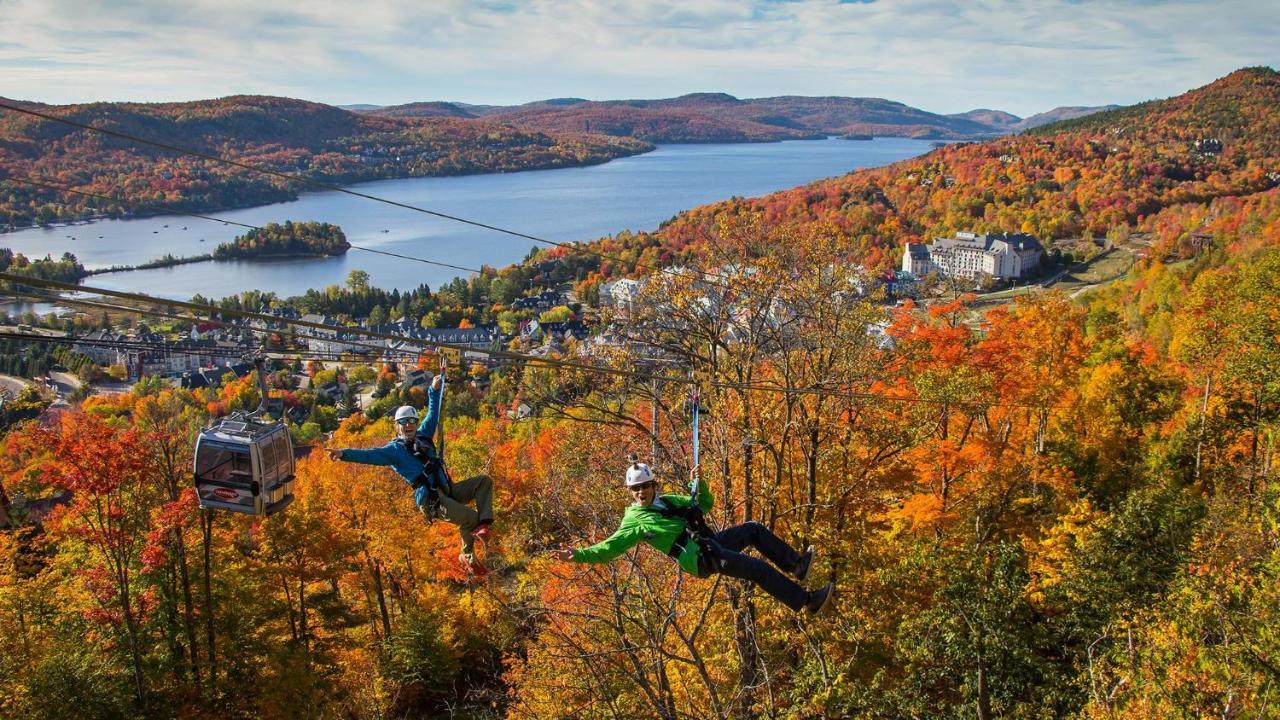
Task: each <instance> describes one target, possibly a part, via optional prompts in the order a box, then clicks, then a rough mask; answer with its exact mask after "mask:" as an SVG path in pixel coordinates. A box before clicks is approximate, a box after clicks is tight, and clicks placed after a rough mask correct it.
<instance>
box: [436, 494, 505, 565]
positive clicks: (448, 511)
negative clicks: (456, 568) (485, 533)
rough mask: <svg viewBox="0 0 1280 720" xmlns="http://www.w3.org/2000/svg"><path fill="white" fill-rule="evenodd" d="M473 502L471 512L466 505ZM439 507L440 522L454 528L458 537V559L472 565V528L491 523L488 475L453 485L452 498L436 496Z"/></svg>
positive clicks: (491, 510) (441, 495) (491, 513)
mask: <svg viewBox="0 0 1280 720" xmlns="http://www.w3.org/2000/svg"><path fill="white" fill-rule="evenodd" d="M472 500H474V501H475V503H476V508H475V509H474V510H473V509H472V508H471V507H470V506H468V505H467V504H466V503H469V502H471V501H472ZM440 507H441V509H442V510H443V511H444V519H445V520H447V521H448V522H451V523H453V524H454V525H457V526H458V534H459V535H460V536H461V537H462V557H463V558H465V559H466V561H467V562H468V563H474V562H475V560H476V556H475V535H474V534H473V533H474V532H475V529H476V528H477V527H479V526H480V525H481V524H482V523H490V522H493V481H492V480H490V479H489V476H488V475H477V476H475V477H473V478H467V479H466V480H463V481H462V482H459V483H454V484H453V494H452V496H450V495H446V494H444V493H441V494H440Z"/></svg>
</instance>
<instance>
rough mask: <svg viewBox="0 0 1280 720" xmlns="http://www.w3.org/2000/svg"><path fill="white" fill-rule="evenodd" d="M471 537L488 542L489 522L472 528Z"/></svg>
mask: <svg viewBox="0 0 1280 720" xmlns="http://www.w3.org/2000/svg"><path fill="white" fill-rule="evenodd" d="M471 537H473V538H475V539H477V540H479V541H480V542H485V543H487V542H489V523H484V524H483V525H480V526H479V527H477V528H476V529H475V530H472V531H471Z"/></svg>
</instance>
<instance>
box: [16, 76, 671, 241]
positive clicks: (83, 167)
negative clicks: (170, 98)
mask: <svg viewBox="0 0 1280 720" xmlns="http://www.w3.org/2000/svg"><path fill="white" fill-rule="evenodd" d="M5 102H7V103H13V104H19V105H23V106H26V107H30V108H32V109H34V110H37V111H39V112H43V113H48V114H52V115H56V116H59V117H65V118H67V119H70V120H74V121H76V122H79V123H86V124H91V125H95V126H101V127H104V128H109V129H111V130H115V131H118V132H123V133H127V134H130V135H136V136H139V137H143V138H146V139H149V140H154V141H157V142H160V143H166V144H170V145H174V146H178V147H182V148H189V149H193V150H198V151H202V152H205V153H209V154H216V155H221V156H228V157H231V158H234V159H236V160H240V161H242V162H246V163H250V164H253V165H257V166H262V167H267V168H270V169H273V170H278V171H282V172H288V173H300V174H304V175H306V176H308V177H311V178H315V179H319V180H326V181H330V182H336V183H351V182H359V181H365V180H375V179H381V178H400V177H418V176H427V175H460V174H470V173H484V172H509V171H515V170H527V169H535V168H538V169H544V168H556V167H569V166H575V165H584V164H592V163H600V162H605V161H607V160H611V159H613V158H616V157H620V156H624V155H632V154H636V153H639V152H644V151H646V150H648V149H650V147H651V146H649V145H647V144H645V143H643V142H641V141H637V140H632V139H628V138H614V137H606V136H603V135H587V134H584V133H574V132H549V133H544V132H540V131H533V130H527V129H517V128H513V127H511V126H510V125H508V124H505V123H503V122H502V121H501V120H490V119H475V118H449V117H406V118H396V117H378V116H371V115H360V114H356V113H351V112H347V111H345V110H341V109H338V108H335V107H331V106H328V105H322V104H319V103H312V102H305V101H301V100H292V99H288V98H279V97H263V96H244V95H242V96H235V97H227V98H220V99H217V100H201V101H196V102H183V103H155V104H140V103H93V104H86V105H65V106H52V105H41V104H37V103H21V102H17V101H5ZM0 166H2V167H4V168H5V170H6V171H7V173H8V174H9V175H11V176H13V177H20V178H21V177H26V178H31V179H35V180H39V181H41V182H45V183H49V184H54V185H61V186H66V187H71V188H74V189H77V190H80V191H83V192H91V193H96V194H100V195H107V196H111V197H119V198H123V199H127V201H128V204H125V203H119V204H114V203H109V202H106V201H103V200H94V199H87V198H86V199H84V200H83V201H72V200H68V199H65V198H63V197H59V196H58V194H57V193H55V192H52V191H49V190H45V189H39V188H34V187H32V186H29V185H24V184H21V183H16V182H8V183H6V182H2V181H0V222H4V223H6V224H9V225H24V224H29V223H32V222H47V221H51V220H57V219H72V218H82V217H89V216H94V215H112V216H122V215H127V214H129V213H130V212H131V211H132V212H135V213H155V212H165V211H209V210H217V209H225V208H231V207H244V206H250V205H259V204H263V203H267V202H276V201H281V200H287V199H291V198H293V197H296V193H297V192H298V190H299V189H300V188H298V187H297V186H296V185H291V184H288V183H285V182H283V181H276V180H272V179H270V178H266V177H265V176H262V175H259V174H255V173H250V172H247V171H241V170H235V169H230V168H228V167H227V166H225V165H222V164H219V163H214V162H207V161H203V160H199V159H194V158H190V157H185V156H179V155H177V154H176V153H173V152H169V151H165V150H159V149H156V148H153V147H148V146H145V145H139V144H137V143H133V142H130V141H126V140H119V139H115V138H111V137H107V136H103V135H101V134H98V133H93V132H91V131H87V130H81V129H78V128H75V127H72V126H69V125H66V124H63V123H59V122H56V121H53V120H46V119H43V118H37V117H34V116H30V115H23V114H20V113H16V112H11V111H0ZM61 203H71V204H69V205H67V204H61Z"/></svg>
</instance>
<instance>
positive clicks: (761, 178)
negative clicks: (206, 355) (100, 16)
mask: <svg viewBox="0 0 1280 720" xmlns="http://www.w3.org/2000/svg"><path fill="white" fill-rule="evenodd" d="M929 149H930V148H929V146H928V142H926V141H919V140H911V139H904V138H884V139H881V138H877V139H875V140H873V141H871V142H849V141H844V140H839V139H833V138H828V139H825V140H812V141H810V140H794V141H783V142H770V143H686V144H672V145H663V146H660V147H658V148H657V149H656V150H655V151H653V152H648V153H644V154H642V155H636V156H632V157H626V158H619V159H617V160H614V161H611V162H608V163H604V164H598V165H593V166H589V167H578V168H555V169H554V170H552V169H543V170H522V171H520V172H511V173H487V174H478V175H468V176H457V177H424V178H406V179H400V180H377V181H373V183H377V184H372V183H361V184H360V186H359V192H361V193H363V194H368V195H374V196H378V197H381V198H385V199H386V200H388V201H390V202H392V203H396V204H402V205H408V206H413V207H415V208H422V209H427V210H430V211H436V212H440V213H445V214H447V215H449V216H452V217H458V218H468V219H473V220H476V221H478V222H484V223H487V224H491V225H493V226H495V227H502V228H509V229H511V230H512V231H518V232H519V233H524V234H528V235H532V236H536V237H540V238H547V239H550V240H554V241H557V242H577V241H582V242H592V241H595V240H597V239H600V238H602V237H607V236H610V235H617V234H620V233H625V232H632V233H636V232H654V231H656V230H657V229H658V228H660V227H661V226H662V224H663V223H664V222H666V221H668V220H670V218H672V217H673V216H675V215H678V214H680V213H682V212H685V211H687V210H689V209H691V208H695V207H698V206H700V205H705V204H708V203H714V202H720V201H723V200H725V199H728V198H730V197H735V196H736V197H756V196H762V195H766V194H768V193H772V192H776V191H780V190H787V189H790V188H793V187H798V186H801V185H804V184H806V183H809V182H813V181H814V180H817V179H820V178H825V177H835V176H839V175H843V174H846V173H848V172H851V171H854V170H857V169H859V168H867V167H879V166H883V165H888V164H891V163H894V162H898V161H901V160H905V159H907V158H910V157H915V156H918V155H922V154H924V153H927V152H929ZM286 220H292V221H293V222H295V223H296V222H299V221H319V222H327V223H332V224H335V225H338V226H340V227H341V228H342V229H343V231H344V233H345V234H346V236H347V239H348V241H349V242H350V243H352V244H354V245H359V246H361V247H366V248H373V249H377V250H381V251H385V252H389V253H396V254H399V255H400V256H407V257H415V258H423V259H427V260H430V261H439V262H443V263H449V264H452V265H455V266H459V265H460V266H471V267H481V266H484V265H488V266H491V267H501V266H503V265H507V264H510V263H514V262H520V260H521V259H522V258H524V257H526V256H527V255H528V254H529V252H530V251H531V250H532V249H533V248H534V247H536V245H535V243H534V242H532V241H529V240H528V239H527V238H522V237H519V236H513V235H508V234H506V233H502V232H495V231H494V230H491V229H485V228H479V227H472V226H469V225H465V224H461V223H457V222H453V221H451V220H446V219H443V218H438V217H434V216H431V215H424V214H423V213H420V212H415V211H410V210H406V209H405V208H404V207H393V206H391V205H387V204H382V203H374V202H370V201H369V200H367V199H364V198H361V197H358V196H355V195H349V194H345V193H339V192H335V191H307V192H303V193H300V195H299V198H298V200H296V201H291V202H286V203H271V204H269V205H265V206H254V207H252V208H248V209H241V210H234V211H229V212H225V213H223V212H220V213H218V214H217V215H216V216H213V217H212V218H211V221H207V222H195V221H193V220H192V221H188V220H186V219H185V218H184V217H183V216H168V215H159V216H153V217H150V218H141V217H133V218H130V219H127V220H116V219H105V220H99V221H97V222H95V223H93V224H92V225H91V226H84V227H74V228H73V227H66V228H57V229H52V228H36V229H29V230H26V231H23V232H18V233H14V234H9V235H4V236H0V247H10V248H12V249H13V250H14V251H15V252H21V253H23V254H25V255H27V256H28V257H44V256H45V255H46V254H48V255H52V256H53V257H55V258H56V257H58V256H59V255H61V254H62V253H63V252H64V251H66V252H70V253H73V254H74V255H75V256H76V257H77V258H78V259H79V261H80V262H81V263H82V264H83V265H84V266H86V268H91V269H93V270H94V271H95V273H94V274H95V276H96V279H97V282H95V283H91V284H94V285H98V286H101V287H106V288H109V289H113V290H131V291H132V290H139V289H141V290H142V291H144V292H147V293H148V294H154V295H157V296H161V297H171V298H174V299H187V298H190V297H191V296H192V295H194V294H200V295H203V296H204V297H228V296H231V295H235V294H238V293H240V292H243V291H244V290H247V289H262V290H270V291H273V292H276V293H277V294H279V295H280V296H281V297H287V296H291V295H301V294H305V292H306V291H307V290H308V289H317V288H324V287H327V286H329V285H335V284H336V285H341V284H342V283H343V282H345V279H346V277H347V276H348V274H349V273H350V272H351V271H352V270H363V271H365V272H368V273H369V275H370V284H371V285H373V286H376V287H380V288H386V289H388V290H390V289H399V290H411V289H414V288H417V287H419V286H420V285H423V284H428V285H430V286H431V287H433V288H434V287H438V286H442V285H445V284H447V283H449V282H452V281H453V280H454V279H455V278H456V277H458V276H462V275H465V274H466V273H461V272H458V271H457V270H454V269H451V268H447V267H439V266H435V267H429V266H426V265H424V264H421V263H417V262H412V261H406V260H405V259H404V257H395V256H390V255H387V256H384V255H379V254H376V253H346V254H344V255H342V256H337V257H279V258H271V260H270V261H269V262H259V261H258V259H252V260H239V259H236V260H232V261H231V262H222V263H219V264H217V265H209V264H200V263H194V262H189V261H188V262H185V263H182V264H179V263H177V262H176V259H177V258H184V259H185V258H192V257H195V256H201V255H204V254H206V253H210V251H212V250H213V247H214V246H216V245H218V244H219V243H225V242H231V241H233V240H234V239H235V237H236V235H238V234H240V233H243V232H245V230H244V227H243V226H244V225H249V226H254V227H260V226H265V225H266V224H268V223H283V222H285V221H286ZM71 237H76V240H75V241H71V240H70V238H71ZM166 255H172V256H174V258H175V262H166V263H163V266H154V267H150V268H147V269H135V270H123V269H121V268H124V267H132V268H137V267H138V266H139V265H143V264H150V263H153V262H154V261H155V260H157V259H164V256H166ZM86 282H88V281H86Z"/></svg>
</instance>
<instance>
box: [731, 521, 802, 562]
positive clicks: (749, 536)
mask: <svg viewBox="0 0 1280 720" xmlns="http://www.w3.org/2000/svg"><path fill="white" fill-rule="evenodd" d="M715 539H716V542H717V543H719V544H720V546H721V547H723V548H725V549H726V550H731V551H733V552H735V553H741V552H742V551H743V550H745V549H746V548H748V547H754V548H756V549H757V550H759V551H760V554H762V555H764V556H765V557H766V558H769V561H770V562H772V563H773V564H774V565H777V566H778V567H779V568H781V569H783V570H785V571H786V572H789V573H794V572H795V571H796V565H797V564H798V563H799V562H800V553H798V552H796V551H795V550H793V549H792V548H791V546H790V545H788V544H787V543H786V542H785V541H784V540H783V539H782V538H780V537H778V536H777V535H774V534H773V532H772V531H770V530H769V528H767V527H765V526H764V525H762V524H760V523H758V522H755V521H751V522H745V523H742V524H741V525H735V526H733V527H731V528H725V529H724V530H721V531H720V532H718V533H716V535H715Z"/></svg>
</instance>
